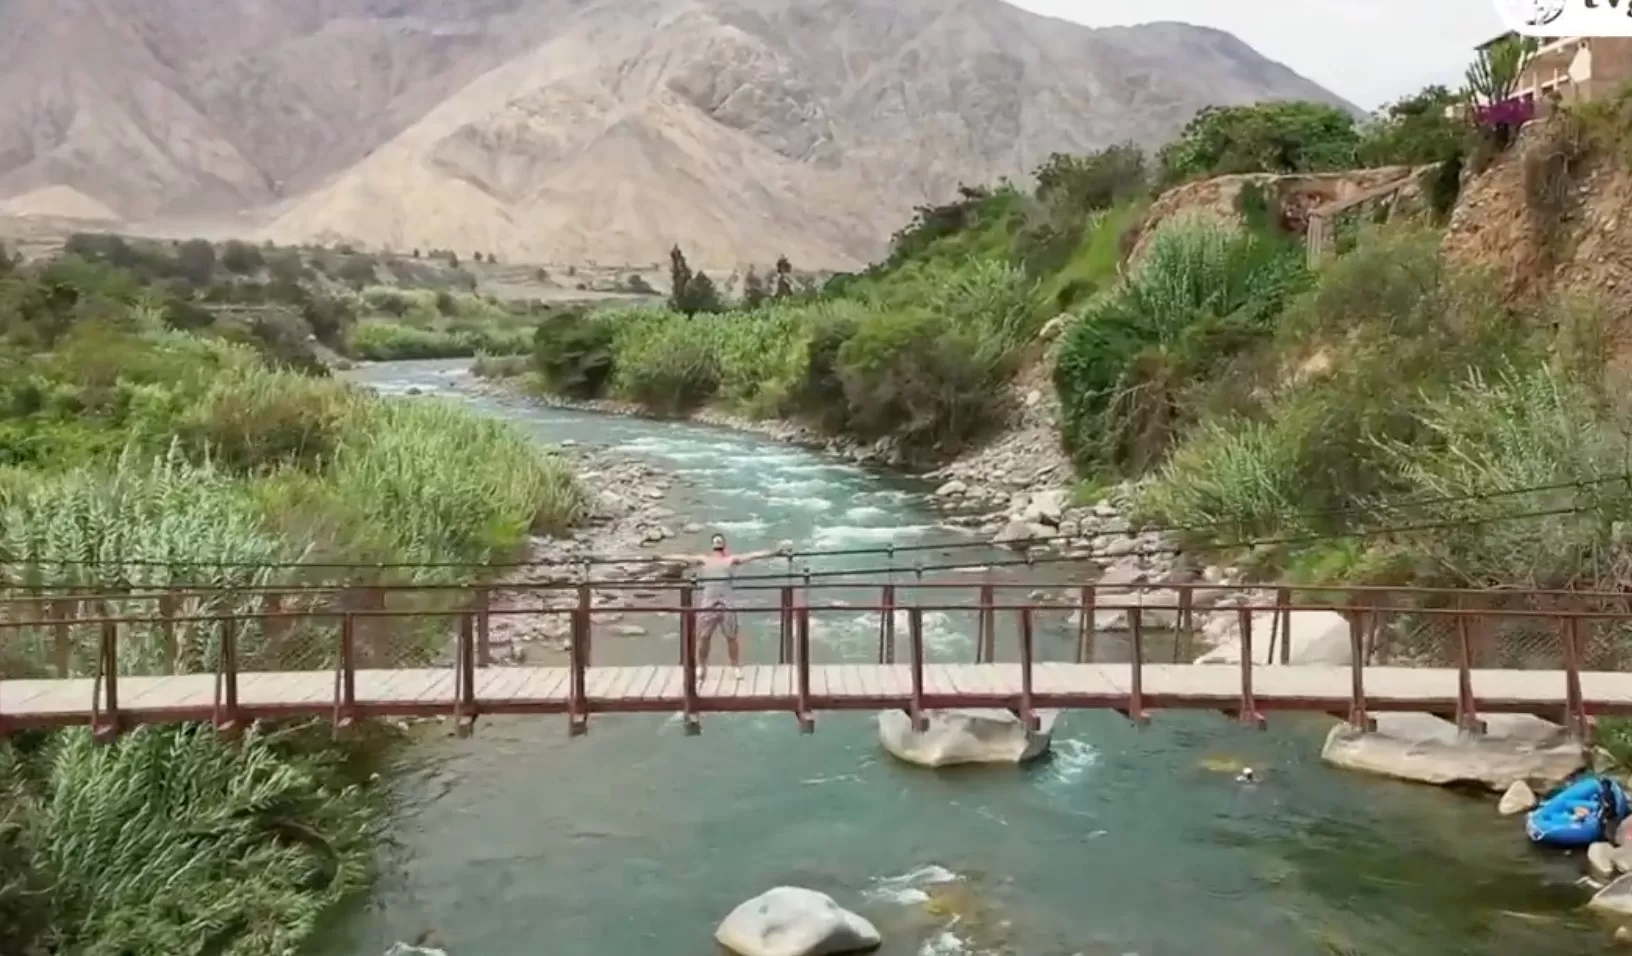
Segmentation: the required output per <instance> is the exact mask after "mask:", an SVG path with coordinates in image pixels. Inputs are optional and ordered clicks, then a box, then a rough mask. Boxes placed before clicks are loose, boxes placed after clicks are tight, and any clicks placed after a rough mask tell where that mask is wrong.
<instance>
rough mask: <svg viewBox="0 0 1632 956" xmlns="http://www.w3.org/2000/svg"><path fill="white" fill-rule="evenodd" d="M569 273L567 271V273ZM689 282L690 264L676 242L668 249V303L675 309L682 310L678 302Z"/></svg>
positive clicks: (683, 296) (681, 298) (682, 297)
mask: <svg viewBox="0 0 1632 956" xmlns="http://www.w3.org/2000/svg"><path fill="white" fill-rule="evenodd" d="M567 274H568V275H571V274H572V273H571V272H570V271H569V272H568V273H567ZM690 284H691V266H690V265H687V264H686V254H685V253H684V252H681V251H680V246H679V244H678V243H676V244H675V246H674V248H672V249H670V250H669V304H670V305H671V306H673V307H674V309H675V310H676V311H684V310H683V309H681V308H680V303H681V301H683V300H684V299H685V296H686V286H688V285H690Z"/></svg>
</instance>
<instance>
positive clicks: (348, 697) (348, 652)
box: [333, 611, 357, 737]
mask: <svg viewBox="0 0 1632 956" xmlns="http://www.w3.org/2000/svg"><path fill="white" fill-rule="evenodd" d="M356 715H357V625H356V622H355V620H354V619H353V618H352V616H351V612H350V611H347V612H345V613H344V614H341V615H340V653H339V655H338V656H337V657H336V659H335V664H334V720H333V724H334V736H335V737H339V736H340V735H341V734H342V733H343V732H345V731H346V730H349V729H350V728H351V724H352V721H353V720H354V719H355V718H356Z"/></svg>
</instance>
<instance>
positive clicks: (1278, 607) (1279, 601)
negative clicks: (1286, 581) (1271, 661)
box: [1275, 588, 1292, 667]
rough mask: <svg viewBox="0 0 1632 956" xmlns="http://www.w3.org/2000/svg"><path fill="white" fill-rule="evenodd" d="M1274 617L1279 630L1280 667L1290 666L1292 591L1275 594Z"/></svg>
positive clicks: (1286, 589)
mask: <svg viewBox="0 0 1632 956" xmlns="http://www.w3.org/2000/svg"><path fill="white" fill-rule="evenodd" d="M1275 616H1276V618H1277V619H1278V621H1279V622H1280V628H1281V666H1282V667H1290V666H1291V665H1292V589H1291V588H1281V589H1280V590H1278V591H1276V592H1275Z"/></svg>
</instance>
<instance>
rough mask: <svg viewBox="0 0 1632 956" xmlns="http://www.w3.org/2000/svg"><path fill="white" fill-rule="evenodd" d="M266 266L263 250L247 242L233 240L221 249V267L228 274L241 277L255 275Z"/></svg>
mask: <svg viewBox="0 0 1632 956" xmlns="http://www.w3.org/2000/svg"><path fill="white" fill-rule="evenodd" d="M265 264H266V261H265V260H264V259H263V258H262V257H261V250H259V249H257V248H255V247H254V246H252V245H250V244H249V243H247V242H240V241H239V240H237V239H233V240H230V241H229V242H228V243H227V244H226V246H224V247H223V248H222V249H221V266H222V268H224V269H226V270H227V271H228V272H234V273H237V274H238V275H241V276H247V275H254V274H255V273H256V272H259V271H260V269H261V267H262V266H263V265H265Z"/></svg>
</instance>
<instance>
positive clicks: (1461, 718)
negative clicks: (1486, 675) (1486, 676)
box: [1456, 602, 1485, 734]
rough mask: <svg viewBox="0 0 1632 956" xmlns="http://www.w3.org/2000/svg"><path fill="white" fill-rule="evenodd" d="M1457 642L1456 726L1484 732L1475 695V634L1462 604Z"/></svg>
mask: <svg viewBox="0 0 1632 956" xmlns="http://www.w3.org/2000/svg"><path fill="white" fill-rule="evenodd" d="M1458 603H1459V604H1460V602H1458ZM1456 643H1457V655H1456V656H1457V666H1456V726H1457V728H1458V729H1459V730H1461V731H1462V732H1463V733H1465V734H1483V733H1484V732H1485V722H1484V721H1483V720H1480V719H1479V707H1478V704H1477V702H1476V701H1475V700H1474V696H1473V635H1472V634H1471V633H1470V629H1469V626H1468V614H1467V611H1466V609H1465V608H1463V607H1460V606H1459V607H1458V608H1457V615H1456Z"/></svg>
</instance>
